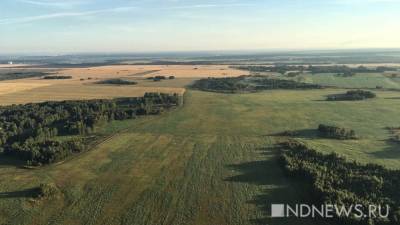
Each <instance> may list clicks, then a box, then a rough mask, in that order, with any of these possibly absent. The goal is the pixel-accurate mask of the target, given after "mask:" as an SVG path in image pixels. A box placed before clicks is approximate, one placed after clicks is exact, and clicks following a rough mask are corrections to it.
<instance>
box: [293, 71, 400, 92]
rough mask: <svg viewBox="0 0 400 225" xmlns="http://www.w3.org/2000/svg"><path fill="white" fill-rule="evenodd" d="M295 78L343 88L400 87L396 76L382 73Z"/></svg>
mask: <svg viewBox="0 0 400 225" xmlns="http://www.w3.org/2000/svg"><path fill="white" fill-rule="evenodd" d="M294 79H300V80H301V81H305V82H309V83H315V84H321V85H327V86H335V87H341V88H376V86H381V87H383V88H394V89H400V83H399V81H398V80H396V78H391V77H387V76H385V75H384V74H381V73H359V74H356V75H355V76H352V77H341V76H337V75H336V74H314V75H312V74H306V75H301V76H299V77H296V78H294Z"/></svg>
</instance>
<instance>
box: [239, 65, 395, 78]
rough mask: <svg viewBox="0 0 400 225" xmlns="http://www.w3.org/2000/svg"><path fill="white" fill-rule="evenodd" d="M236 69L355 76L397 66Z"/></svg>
mask: <svg viewBox="0 0 400 225" xmlns="http://www.w3.org/2000/svg"><path fill="white" fill-rule="evenodd" d="M235 68H236V69H240V70H246V71H250V72H276V73H281V74H286V73H287V72H291V71H292V72H293V71H296V72H300V73H303V72H306V71H307V72H310V73H312V74H317V73H335V74H339V75H342V76H353V75H355V74H356V73H383V72H386V71H397V68H394V67H386V66H379V67H376V68H368V67H365V66H359V67H348V66H344V65H343V66H342V65H333V66H312V65H309V66H293V65H275V66H238V67H235Z"/></svg>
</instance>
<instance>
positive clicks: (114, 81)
mask: <svg viewBox="0 0 400 225" xmlns="http://www.w3.org/2000/svg"><path fill="white" fill-rule="evenodd" d="M97 83H98V84H112V85H136V84H137V82H135V81H130V80H123V79H120V78H116V79H108V80H102V81H99V82H97Z"/></svg>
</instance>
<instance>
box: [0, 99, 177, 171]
mask: <svg viewBox="0 0 400 225" xmlns="http://www.w3.org/2000/svg"><path fill="white" fill-rule="evenodd" d="M180 102H181V97H180V96H179V95H177V94H173V95H169V94H160V93H146V94H145V95H144V96H143V97H132V98H118V99H112V100H86V101H62V102H44V103H30V104H26V105H13V106H5V107H0V152H1V151H3V152H4V154H5V155H9V156H13V157H16V158H19V159H21V160H24V161H26V162H27V163H28V164H29V165H42V164H49V163H53V162H57V161H60V160H62V159H64V158H66V157H68V156H69V155H71V154H73V153H77V152H82V151H84V150H85V149H86V144H87V143H86V140H87V138H84V137H85V135H88V134H91V133H93V132H94V131H95V128H96V126H98V125H100V124H101V123H104V122H108V121H112V120H125V119H133V118H135V117H137V116H142V115H157V114H160V113H161V112H162V111H164V110H165V109H168V108H171V107H174V106H177V105H179V104H180ZM65 135H78V136H79V138H75V139H69V140H63V141H61V140H60V138H57V137H58V136H65Z"/></svg>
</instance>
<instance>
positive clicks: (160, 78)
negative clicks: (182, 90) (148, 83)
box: [146, 76, 175, 82]
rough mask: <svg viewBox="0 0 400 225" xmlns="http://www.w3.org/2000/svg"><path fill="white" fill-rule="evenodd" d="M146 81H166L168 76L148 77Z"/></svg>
mask: <svg viewBox="0 0 400 225" xmlns="http://www.w3.org/2000/svg"><path fill="white" fill-rule="evenodd" d="M146 79H147V80H153V81H155V82H157V81H161V80H166V79H167V77H166V76H155V77H148V78H146ZM169 79H175V77H174V78H171V77H169Z"/></svg>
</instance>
